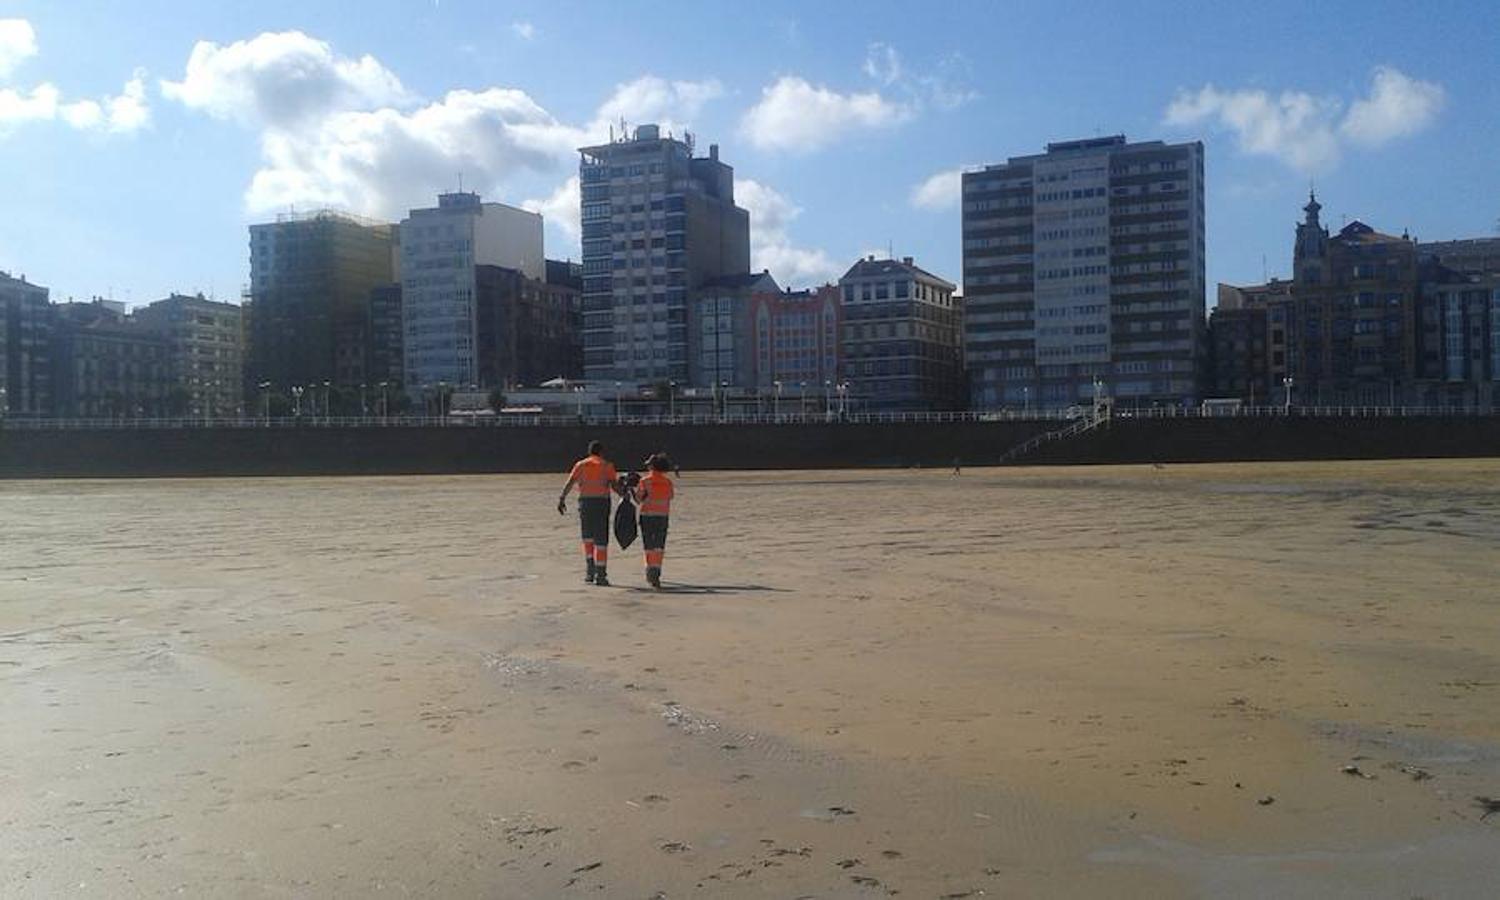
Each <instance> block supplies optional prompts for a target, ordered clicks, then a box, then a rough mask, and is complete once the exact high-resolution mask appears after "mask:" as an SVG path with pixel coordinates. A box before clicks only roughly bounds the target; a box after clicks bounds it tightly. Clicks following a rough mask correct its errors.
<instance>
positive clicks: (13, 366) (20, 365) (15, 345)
mask: <svg viewBox="0 0 1500 900" xmlns="http://www.w3.org/2000/svg"><path fill="white" fill-rule="evenodd" d="M51 354H52V307H51V305H50V304H49V303H48V302H47V289H46V288H44V287H42V286H41V285H37V284H32V283H31V282H29V281H27V280H26V276H25V275H22V276H21V277H19V278H13V277H11V275H10V273H8V272H0V416H45V415H49V414H50V413H51V411H52V356H51Z"/></svg>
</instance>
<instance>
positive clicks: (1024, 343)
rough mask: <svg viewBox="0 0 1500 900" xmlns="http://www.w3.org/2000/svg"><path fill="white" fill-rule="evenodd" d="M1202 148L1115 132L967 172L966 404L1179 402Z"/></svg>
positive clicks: (1196, 250) (1196, 285) (1195, 363)
mask: <svg viewBox="0 0 1500 900" xmlns="http://www.w3.org/2000/svg"><path fill="white" fill-rule="evenodd" d="M1203 192H1204V191H1203V145H1202V144H1201V143H1196V142H1194V143H1187V144H1165V143H1162V142H1160V141H1146V142H1140V143H1134V144H1131V143H1126V141H1125V137H1124V136H1123V135H1115V136H1112V137H1102V138H1093V139H1088V140H1078V141H1065V142H1061V143H1052V144H1048V145H1047V152H1046V153H1042V154H1037V155H1032V156H1018V157H1012V158H1011V159H1010V160H1008V161H1007V162H1005V163H1003V164H997V165H991V166H986V167H985V168H984V169H982V170H980V171H975V172H966V173H964V176H963V242H964V251H963V253H964V350H965V360H966V364H967V366H968V369H969V378H970V399H971V403H972V404H973V405H974V407H975V408H979V409H996V408H1001V407H1011V408H1019V407H1021V406H1022V405H1023V404H1025V405H1033V406H1042V407H1059V406H1070V405H1073V404H1076V403H1080V402H1084V401H1086V400H1089V399H1091V398H1092V397H1093V396H1094V391H1095V381H1096V379H1097V380H1098V381H1099V382H1100V383H1101V386H1102V388H1103V389H1104V390H1105V391H1106V392H1107V393H1108V394H1110V395H1113V396H1114V397H1116V398H1118V399H1119V400H1121V401H1124V402H1134V403H1173V404H1175V403H1184V402H1191V401H1193V400H1194V399H1195V398H1196V397H1197V396H1198V393H1199V383H1198V382H1199V379H1200V374H1201V373H1200V363H1201V359H1202V356H1203V352H1204V349H1205V343H1204V292H1205V282H1204V277H1205V276H1204V224H1203V223H1204V216H1203Z"/></svg>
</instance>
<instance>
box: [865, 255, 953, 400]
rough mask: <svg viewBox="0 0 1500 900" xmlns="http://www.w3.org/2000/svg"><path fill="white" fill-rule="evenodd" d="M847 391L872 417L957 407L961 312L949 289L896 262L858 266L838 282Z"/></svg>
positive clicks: (869, 260)
mask: <svg viewBox="0 0 1500 900" xmlns="http://www.w3.org/2000/svg"><path fill="white" fill-rule="evenodd" d="M839 290H840V292H841V293H842V295H843V306H844V320H843V321H844V324H843V329H844V332H843V335H842V345H843V348H842V350H843V360H844V370H845V375H846V380H847V381H848V382H849V384H850V391H851V394H852V396H853V397H854V398H856V399H857V401H858V402H859V404H860V405H861V406H862V407H864V408H866V409H871V410H877V411H916V412H921V411H928V410H951V409H959V408H961V407H962V406H963V383H962V380H963V311H962V310H961V309H960V305H959V301H957V300H955V297H954V285H953V284H952V283H951V282H949V281H945V280H943V279H942V278H939V277H937V276H936V275H933V274H932V273H930V272H927V271H925V270H923V269H921V268H919V267H917V266H916V265H915V264H914V262H913V261H912V258H911V257H910V256H908V257H905V258H903V259H900V260H895V259H876V258H875V257H873V256H869V257H866V258H864V259H861V260H860V261H859V262H857V263H855V264H854V265H853V266H851V267H850V268H849V271H848V272H846V273H844V277H843V278H840V279H839Z"/></svg>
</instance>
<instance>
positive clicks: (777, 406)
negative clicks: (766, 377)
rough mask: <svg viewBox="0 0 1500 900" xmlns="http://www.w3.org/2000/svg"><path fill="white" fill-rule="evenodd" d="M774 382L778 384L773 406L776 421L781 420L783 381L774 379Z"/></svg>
mask: <svg viewBox="0 0 1500 900" xmlns="http://www.w3.org/2000/svg"><path fill="white" fill-rule="evenodd" d="M772 384H774V385H776V403H775V404H774V405H773V406H772V407H771V412H772V414H773V416H774V417H775V419H776V421H778V422H780V421H781V382H780V381H774V382H772Z"/></svg>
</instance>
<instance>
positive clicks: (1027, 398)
mask: <svg viewBox="0 0 1500 900" xmlns="http://www.w3.org/2000/svg"><path fill="white" fill-rule="evenodd" d="M1021 413H1022V414H1023V415H1027V416H1029V415H1031V386H1030V385H1024V386H1022V388H1021Z"/></svg>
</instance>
